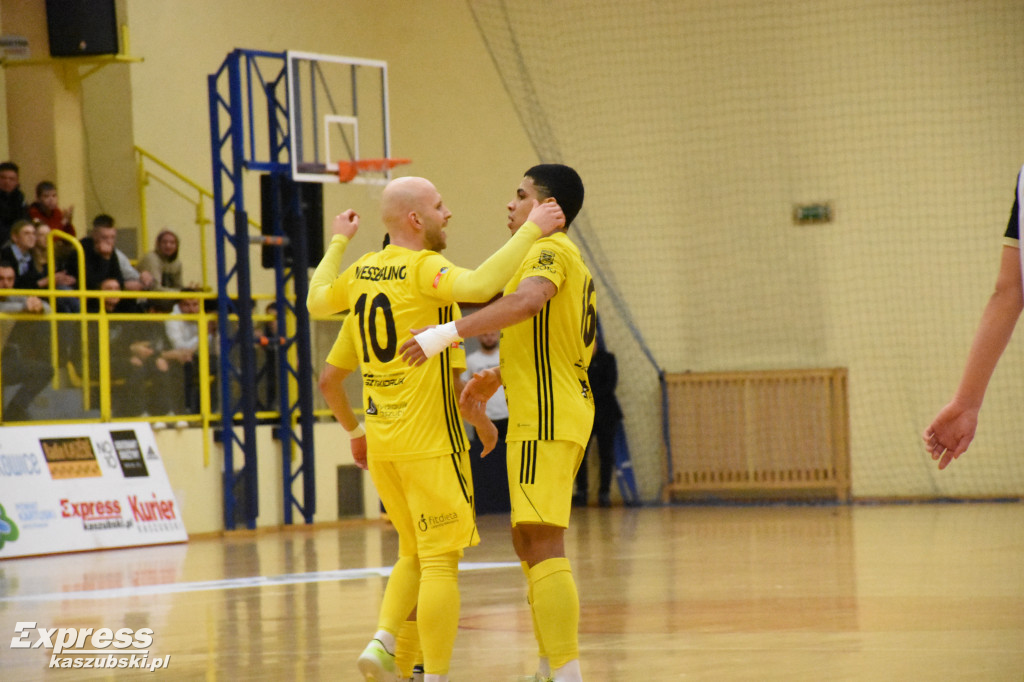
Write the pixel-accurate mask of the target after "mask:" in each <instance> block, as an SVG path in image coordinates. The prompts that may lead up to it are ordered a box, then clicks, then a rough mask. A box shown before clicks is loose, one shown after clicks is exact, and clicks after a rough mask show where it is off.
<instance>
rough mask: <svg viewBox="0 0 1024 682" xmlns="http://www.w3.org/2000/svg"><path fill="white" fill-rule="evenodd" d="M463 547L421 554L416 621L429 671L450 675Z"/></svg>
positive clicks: (426, 667) (457, 623) (428, 672)
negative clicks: (428, 554)
mask: <svg viewBox="0 0 1024 682" xmlns="http://www.w3.org/2000/svg"><path fill="white" fill-rule="evenodd" d="M460 556H462V552H461V551H457V552H448V553H447V554H441V555H440V556H432V557H422V558H420V566H421V571H422V572H421V577H420V597H419V605H418V606H417V607H416V611H417V615H416V622H417V623H419V624H420V625H419V628H420V646H422V647H423V670H424V672H425V673H426V674H427V675H447V674H448V664H449V663H450V662H451V658H452V648H453V647H454V646H455V635H456V633H457V632H458V630H459V605H460V597H459V557H460Z"/></svg>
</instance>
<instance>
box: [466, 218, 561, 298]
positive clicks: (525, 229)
mask: <svg viewBox="0 0 1024 682" xmlns="http://www.w3.org/2000/svg"><path fill="white" fill-rule="evenodd" d="M563 225H565V215H564V214H563V213H562V209H561V208H560V207H559V206H558V204H557V203H555V202H554V201H546V202H544V203H537V202H534V206H533V210H531V211H530V215H529V216H528V217H527V219H526V222H525V223H524V224H523V226H522V227H520V228H519V230H518V231H517V232H516V233H515V234H514V235H512V238H511V239H509V240H508V241H507V242H505V245H504V246H502V247H501V248H500V249H498V250H497V251H495V252H494V254H493V255H491V257H490V258H488V259H487V260H485V261H484V262H483V263H481V264H480V267H478V268H477V269H476V270H469V271H467V272H463V273H462V275H461V276H460V277H459V278H458V279H457V280H455V282H454V284H453V285H452V296H453V298H454V299H455V300H456V301H464V302H468V303H482V302H484V301H489V300H491V298H492V297H493V296H494V295H495V294H496V293H498V292H499V291H501V290H502V288H503V287H504V286H505V284H507V283H508V281H509V280H510V279H512V275H514V274H515V273H516V269H517V268H518V267H519V266H520V264H522V262H523V258H525V257H526V254H527V253H528V252H529V250H530V247H531V246H533V243H534V242H535V241H536V240H537V238H538V237H547V236H548V235H550V234H551V233H553V232H554V231H555V230H558V229H560V228H561V227H562V226H563Z"/></svg>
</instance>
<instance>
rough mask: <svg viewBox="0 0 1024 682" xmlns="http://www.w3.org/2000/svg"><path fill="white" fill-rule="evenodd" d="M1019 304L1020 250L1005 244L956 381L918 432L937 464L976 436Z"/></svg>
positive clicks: (1023, 304)
mask: <svg viewBox="0 0 1024 682" xmlns="http://www.w3.org/2000/svg"><path fill="white" fill-rule="evenodd" d="M1022 308H1024V293H1022V283H1021V269H1020V251H1019V249H1016V248H1013V247H1011V246H1004V247H1003V253H1002V258H1001V261H1000V265H999V275H998V277H997V278H996V289H995V291H994V292H993V294H992V296H991V298H989V301H988V304H987V305H986V306H985V311H984V313H982V316H981V322H980V324H979V325H978V331H977V332H976V333H975V336H974V342H973V343H972V344H971V350H970V353H969V354H968V356H967V365H966V367H965V368H964V373H963V378H962V379H961V380H960V386H959V387H958V388H957V391H956V395H954V396H953V399H952V400H951V401H950V402H949V404H947V405H946V406H945V407H943V408H942V409H941V410H940V411H939V413H938V415H936V417H935V420H934V421H932V423H931V424H930V425H929V426H928V428H927V429H925V431H924V433H923V434H922V436H921V437H922V438H923V439H924V442H925V449H927V450H928V452H929V453H930V454H931V456H932V459H933V460H938V462H939V469H945V468H946V467H947V466H949V463H950V462H952V461H953V460H954V459H957V458H958V457H960V455H962V454H963V453H964V452H965V451H966V450H967V448H968V446H969V445H970V444H971V441H972V440H973V439H974V433H975V431H976V429H977V427H978V412H979V411H980V410H981V403H982V400H983V399H984V397H985V390H986V389H987V388H988V383H989V380H990V379H991V378H992V373H993V372H994V371H995V368H996V364H997V363H998V362H999V357H1000V356H1001V355H1002V354H1003V351H1004V350H1006V346H1007V344H1009V342H1010V337H1011V336H1012V335H1013V328H1014V326H1015V325H1016V324H1017V318H1019V317H1020V314H1021V310H1022Z"/></svg>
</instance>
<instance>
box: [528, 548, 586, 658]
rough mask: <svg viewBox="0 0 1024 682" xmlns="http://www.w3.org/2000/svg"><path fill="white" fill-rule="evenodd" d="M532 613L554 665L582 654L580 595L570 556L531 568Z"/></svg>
mask: <svg viewBox="0 0 1024 682" xmlns="http://www.w3.org/2000/svg"><path fill="white" fill-rule="evenodd" d="M530 585H531V587H532V591H533V613H534V617H535V618H536V622H537V629H538V630H539V631H540V634H541V638H542V639H543V641H544V647H545V649H546V650H547V657H548V661H549V662H550V664H551V669H552V670H555V669H557V668H561V667H562V666H563V665H565V664H566V663H568V662H569V661H571V660H573V659H576V658H579V626H580V598H579V594H578V593H577V592H576V581H575V580H574V579H573V577H572V568H571V567H570V566H569V560H568V559H566V558H563V557H558V558H554V559H547V560H545V561H542V562H540V563H539V564H537V565H536V566H534V567H533V568H531V569H530Z"/></svg>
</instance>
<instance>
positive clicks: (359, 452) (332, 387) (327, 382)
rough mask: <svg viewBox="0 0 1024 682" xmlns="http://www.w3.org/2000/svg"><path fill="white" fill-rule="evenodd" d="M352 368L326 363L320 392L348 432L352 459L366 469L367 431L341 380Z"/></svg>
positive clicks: (321, 378)
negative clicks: (342, 367)
mask: <svg viewBox="0 0 1024 682" xmlns="http://www.w3.org/2000/svg"><path fill="white" fill-rule="evenodd" d="M351 373H352V372H351V370H347V369H341V368H339V367H335V366H334V365H332V364H330V363H326V364H325V365H324V371H323V372H322V373H321V374H320V393H322V394H323V396H324V400H326V401H327V406H328V407H330V408H331V412H333V413H334V418H335V419H337V420H338V423H339V424H341V428H343V429H345V431H347V432H348V435H349V438H350V441H349V442H350V445H351V446H352V459H354V460H355V461H356V466H357V467H359V468H360V469H365V468H366V467H367V464H366V432H365V431H364V430H363V427H362V425H360V423H359V420H358V419H356V415H355V413H354V412H352V405H351V404H350V403H349V401H348V394H347V393H345V387H344V386H342V384H341V382H342V381H344V379H345V377H347V376H348V375H349V374H351Z"/></svg>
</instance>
